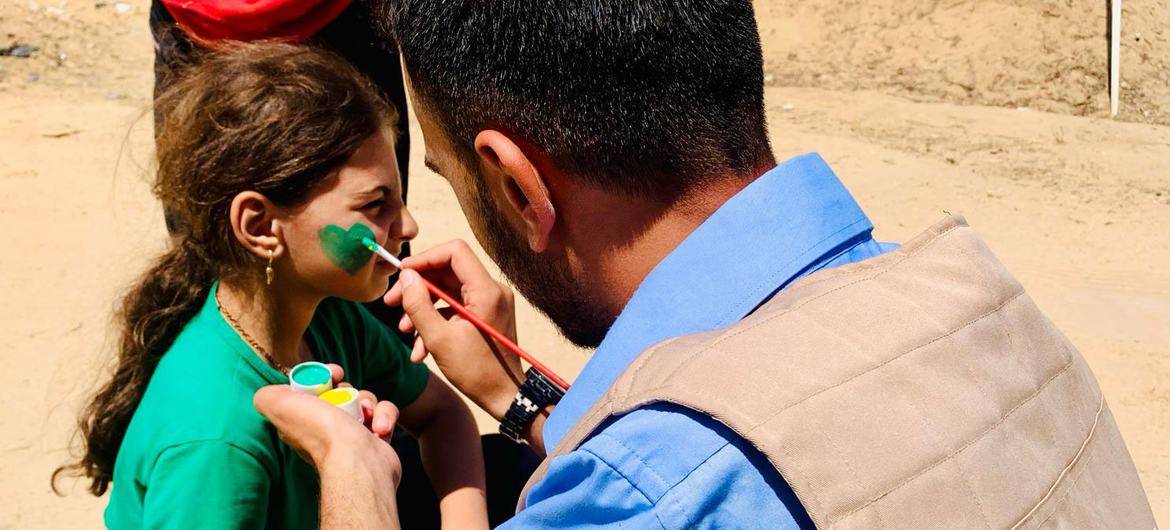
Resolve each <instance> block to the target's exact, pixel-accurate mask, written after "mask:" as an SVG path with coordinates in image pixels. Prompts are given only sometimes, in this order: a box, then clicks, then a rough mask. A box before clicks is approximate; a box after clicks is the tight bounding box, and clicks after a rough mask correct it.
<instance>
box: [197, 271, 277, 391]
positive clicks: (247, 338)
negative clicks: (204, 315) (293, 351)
mask: <svg viewBox="0 0 1170 530" xmlns="http://www.w3.org/2000/svg"><path fill="white" fill-rule="evenodd" d="M215 307H216V308H218V309H219V314H221V315H223V318H224V320H227V321H228V324H229V325H231V327H232V329H234V330H236V333H238V334H239V335H240V337H241V338H243V339H244V342H247V343H248V345H249V346H251V347H252V349H253V350H256V353H259V354H260V356H261V357H263V358H264V361H265V362H267V363H268V365H269V366H271V367H273V368H275V369H276V371H278V372H280V373H282V374H284V375H288V372H289V370H288V368H286V367H285V366H284V365H283V364H280V362H279V361H277V360H276V358H275V357H273V356H272V354H271V353H268V350H266V349H264V347H263V346H261V345H260V343H258V342H256V339H253V338H252V336H251V335H249V334H248V332H247V331H244V327H243V326H241V325H240V323H239V322H238V321H236V319H235V318H234V317H232V315H231V313H228V312H227V310H226V309H224V308H223V303H222V302H220V301H219V290H218V289H217V290H216V291H215Z"/></svg>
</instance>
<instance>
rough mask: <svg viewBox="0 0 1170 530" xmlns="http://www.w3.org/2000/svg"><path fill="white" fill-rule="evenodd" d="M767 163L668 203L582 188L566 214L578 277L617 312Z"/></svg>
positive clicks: (571, 260) (610, 308) (607, 306)
mask: <svg viewBox="0 0 1170 530" xmlns="http://www.w3.org/2000/svg"><path fill="white" fill-rule="evenodd" d="M771 167H772V166H768V167H767V168H763V169H762V170H760V171H759V172H758V173H757V174H756V175H755V176H751V177H729V178H724V179H719V180H718V182H716V183H712V184H707V185H704V186H703V188H702V190H700V191H697V192H694V193H690V194H687V195H685V196H683V197H682V198H679V199H676V200H674V201H671V202H670V203H669V204H660V203H655V202H654V201H651V200H644V199H639V198H631V197H622V196H616V195H613V194H611V193H606V192H602V191H597V190H590V191H585V192H584V194H585V195H586V196H585V197H581V196H579V197H577V198H576V200H575V201H573V202H574V203H575V204H576V205H578V206H577V208H578V211H577V212H573V213H572V214H571V215H570V217H571V218H575V219H577V222H576V223H574V226H573V227H571V228H570V234H569V237H570V240H571V241H572V247H573V249H574V250H573V252H572V255H571V256H570V257H569V258H570V262H571V263H573V266H574V267H575V268H577V269H578V270H577V271H576V272H577V277H578V278H583V281H586V282H590V283H591V284H592V285H591V286H590V290H591V291H592V292H594V293H603V294H604V297H605V298H604V299H603V300H602V302H603V303H604V304H605V306H606V308H607V309H608V311H609V312H610V313H611V314H613V315H617V314H618V313H620V312H621V310H622V309H623V308H625V306H626V303H627V302H629V300H630V298H631V297H632V296H633V294H634V291H636V290H637V289H638V286H639V285H641V283H642V281H643V280H645V278H646V276H647V275H648V274H649V273H650V271H651V270H653V269H654V267H655V266H657V265H658V263H660V262H661V261H662V260H663V259H664V258H665V257H666V256H667V255H668V254H670V252H671V251H673V250H674V249H675V248H676V247H678V245H679V244H680V243H682V241H683V240H684V239H686V238H687V237H688V236H689V235H690V234H691V232H694V231H695V229H696V228H698V227H699V225H701V224H703V222H704V221H706V220H707V219H708V218H709V217H711V215H712V214H713V213H715V211H716V210H718V209H719V207H721V206H722V205H723V203H725V202H727V200H728V199H730V198H731V197H732V196H734V195H735V194H736V193H739V191H740V190H742V189H743V188H745V187H747V185H748V184H750V183H751V182H752V181H753V180H755V177H756V176H758V175H760V174H763V173H764V172H765V171H767V170H768V169H770V168H771Z"/></svg>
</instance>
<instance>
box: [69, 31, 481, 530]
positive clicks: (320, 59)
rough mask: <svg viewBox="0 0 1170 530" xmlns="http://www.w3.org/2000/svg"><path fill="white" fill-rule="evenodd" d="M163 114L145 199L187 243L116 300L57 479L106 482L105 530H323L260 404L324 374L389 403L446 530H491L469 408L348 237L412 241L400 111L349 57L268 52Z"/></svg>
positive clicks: (222, 69) (200, 80) (221, 59)
mask: <svg viewBox="0 0 1170 530" xmlns="http://www.w3.org/2000/svg"><path fill="white" fill-rule="evenodd" d="M156 104H157V105H158V109H159V111H160V117H161V118H162V121H161V122H160V128H159V131H158V135H157V149H158V172H157V181H156V183H155V186H154V192H155V194H156V195H157V196H158V197H159V198H160V199H161V200H162V203H163V206H164V207H165V209H166V210H167V211H169V212H174V213H175V214H176V215H177V216H179V219H178V220H179V221H180V222H179V223H178V226H180V227H181V231H180V232H179V233H177V234H175V235H174V236H173V239H172V241H171V244H170V249H169V250H168V251H167V252H166V253H165V254H164V255H163V256H161V257H160V258H158V260H157V261H156V262H155V263H154V265H153V266H152V267H150V269H149V270H148V271H147V272H146V274H144V275H143V277H142V278H141V280H140V281H139V283H138V284H137V286H135V287H134V288H133V289H132V290H131V291H130V292H129V294H128V295H127V296H126V298H125V300H124V301H123V305H122V312H121V314H120V319H121V326H122V336H121V342H120V347H119V355H118V363H117V367H116V368H115V370H114V375H113V378H112V379H111V380H110V381H109V382H108V383H107V384H106V385H105V386H104V387H103V388H102V389H101V390H100V391H99V392H98V393H97V395H96V396H95V397H94V398H93V401H92V402H91V403H90V404H89V405H88V407H87V408H86V409H85V412H84V414H83V416H82V420H81V432H82V437H83V439H84V443H85V451H84V454H83V455H82V457H81V458H80V460H79V461H78V462H76V463H74V464H72V465H71V466H67V467H65V468H62V470H65V471H74V472H77V473H79V474H84V475H85V476H87V477H89V478H90V479H92V485H91V486H90V490H91V491H92V492H93V493H94V494H95V495H101V494H103V493H104V492H105V491H106V489H107V488H108V487H109V486H110V485H111V483H112V485H113V492H112V494H111V497H110V503H109V505H108V507H107V508H106V513H105V522H106V525H107V526H109V527H111V528H180V527H182V528H187V527H201V528H277V527H279V528H315V527H316V525H317V521H318V517H317V491H318V485H317V477H316V475H315V472H314V471H313V468H312V467H311V466H309V465H308V464H307V463H306V462H304V461H302V460H301V458H300V457H298V456H297V455H296V454H295V453H294V452H293V451H292V450H291V449H290V448H289V447H288V446H287V445H285V444H284V443H282V442H281V441H280V439H279V438H278V436H277V435H276V433H275V431H274V430H273V428H272V426H271V425H270V424H268V423H267V422H266V421H264V420H263V418H262V417H261V416H260V415H259V414H257V413H256V411H255V410H254V409H253V408H252V394H253V393H254V392H255V391H256V390H257V389H258V388H260V387H262V386H265V385H269V384H274V383H287V382H288V378H287V372H288V369H289V368H290V367H292V366H293V365H295V364H297V363H300V362H303V361H308V360H317V361H321V362H326V363H335V364H338V365H340V366H341V367H342V368H343V369H344V370H345V374H346V377H347V379H348V380H349V382H350V383H352V384H353V385H354V386H355V387H358V388H366V389H369V390H372V391H373V392H374V393H375V394H376V395H378V396H379V397H380V398H383V399H389V400H390V401H393V402H394V403H395V404H396V405H398V407H399V408H400V409H401V411H402V412H401V416H400V420H399V423H400V424H401V425H402V426H403V427H404V428H406V430H408V431H409V432H411V433H412V434H414V435H415V436H416V437H417V438H418V439H419V442H420V445H421V446H422V458H423V465H424V467H425V469H426V471H427V474H428V475H429V476H430V477H431V479H432V483H433V484H434V486H435V490H436V493H437V494H438V495H439V497H440V504H439V506H440V511H441V514H442V522H443V526H444V527H445V528H477V527H478V528H486V527H487V511H486V510H487V508H486V502H485V497H484V478H483V460H482V455H481V448H480V444H479V438H478V435H477V431H476V427H475V424H474V421H473V420H472V416H471V413H470V411H469V410H468V409H467V407H466V406H465V405H464V404H463V401H462V400H461V399H460V398H459V397H457V395H456V394H455V393H454V392H453V391H452V390H451V389H450V387H448V386H447V385H446V384H445V383H443V382H442V381H441V380H440V379H438V378H436V377H431V376H430V373H429V371H428V370H427V369H426V367H425V366H424V365H421V364H412V363H410V362H409V348H408V347H407V346H405V345H404V344H402V343H401V342H400V341H399V340H398V339H396V338H394V336H393V335H392V334H391V333H390V331H389V330H387V329H386V328H385V327H384V326H383V325H382V324H380V323H379V322H377V321H376V320H374V319H373V317H371V316H370V315H369V314H368V313H367V312H366V310H365V309H364V308H363V307H361V305H359V304H358V303H357V302H360V301H369V300H373V299H376V298H378V297H379V296H380V295H381V294H382V293H383V292H384V291H385V289H386V285H387V280H388V278H389V275H390V274H391V273H392V272H393V270H392V269H391V268H390V267H389V266H388V265H387V264H385V263H384V262H381V261H375V260H373V259H371V256H370V254H369V253H368V252H365V251H363V250H360V247H357V248H355V245H354V244H353V240H352V236H354V235H358V234H361V235H368V236H369V237H371V238H372V239H374V240H376V241H378V242H379V243H381V244H382V245H383V246H385V247H386V248H387V249H389V250H390V251H392V252H393V251H396V250H397V249H399V247H400V245H401V244H402V243H403V242H405V241H408V240H410V239H411V238H413V237H414V236H415V233H416V232H417V227H416V225H415V223H414V220H413V219H412V218H411V216H410V214H409V212H407V210H406V208H405V207H404V205H403V204H402V201H401V197H402V193H401V188H400V183H399V179H398V172H397V169H396V164H395V153H394V132H393V130H392V124H394V123H396V120H397V116H396V114H395V112H394V110H393V109H391V108H389V107H388V105H387V104H386V103H385V102H384V101H383V100H381V99H380V97H379V96H378V95H377V93H376V92H375V90H374V89H373V88H372V87H371V86H370V85H369V84H368V83H367V82H366V81H365V80H364V79H363V78H362V76H361V75H360V74H358V73H357V72H356V71H355V70H354V69H353V68H352V67H351V66H349V65H348V63H346V61H344V60H343V59H341V58H340V57H338V56H335V55H333V54H331V53H328V52H324V51H321V50H317V49H313V48H307V47H299V46H294V45H288V44H271V43H270V44H258V45H257V44H253V45H239V46H238V47H235V48H233V49H231V50H230V51H228V52H225V53H222V54H217V55H211V56H208V57H206V58H204V59H203V60H202V61H201V62H200V63H199V64H198V65H197V66H195V67H192V68H191V70H190V71H189V72H187V74H186V76H185V77H184V78H182V79H180V80H179V81H177V82H176V83H175V84H174V85H173V86H172V87H171V88H169V89H168V90H167V91H166V93H165V94H163V95H162V96H161V97H160V99H159V100H158V101H157V103H156ZM62 470H58V471H62Z"/></svg>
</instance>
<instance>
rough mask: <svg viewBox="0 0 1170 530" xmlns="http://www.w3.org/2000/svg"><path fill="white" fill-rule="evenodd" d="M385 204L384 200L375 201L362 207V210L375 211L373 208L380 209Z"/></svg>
mask: <svg viewBox="0 0 1170 530" xmlns="http://www.w3.org/2000/svg"><path fill="white" fill-rule="evenodd" d="M385 202H386V201H385V200H384V199H378V200H376V201H370V202H368V203H366V204H365V205H364V206H362V209H363V210H372V209H375V208H381V207H382V204H384V203H385Z"/></svg>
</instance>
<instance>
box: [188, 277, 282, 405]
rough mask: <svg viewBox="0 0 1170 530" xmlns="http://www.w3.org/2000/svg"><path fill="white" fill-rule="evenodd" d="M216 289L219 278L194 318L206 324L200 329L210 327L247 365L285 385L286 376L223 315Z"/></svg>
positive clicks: (267, 377)
mask: <svg viewBox="0 0 1170 530" xmlns="http://www.w3.org/2000/svg"><path fill="white" fill-rule="evenodd" d="M218 290H219V280H215V281H214V282H213V283H212V284H211V289H210V290H209V291H208V293H207V300H205V301H204V302H203V307H202V308H201V309H200V310H199V314H198V316H196V319H200V320H202V321H203V322H204V325H206V326H207V328H201V329H208V328H210V330H211V331H212V332H213V333H214V334H215V335H216V336H217V337H219V339H220V340H221V341H223V344H224V346H225V347H227V348H228V349H229V350H231V351H232V352H233V353H235V354H236V355H238V356H240V358H241V359H243V361H244V362H245V363H247V364H248V366H251V367H252V369H253V370H255V371H256V373H258V374H259V375H260V377H262V378H263V379H264V380H265V381H267V382H268V383H269V384H273V385H280V384H284V385H287V384H288V376H286V375H284V374H283V373H281V372H280V370H277V369H276V368H273V367H272V366H271V365H269V364H268V363H267V362H265V361H264V359H262V358H261V357H260V355H259V354H258V353H256V351H255V350H253V349H252V347H251V346H249V345H248V343H247V342H244V339H243V337H240V334H239V333H238V332H236V330H235V328H233V327H232V325H231V324H229V323H228V321H227V320H226V319H225V318H224V317H223V314H222V313H221V312H220V311H219V304H218V303H217V302H216V297H215V293H216V292H217V291H218Z"/></svg>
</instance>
